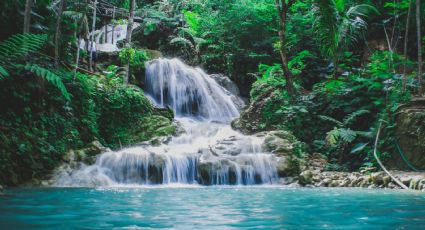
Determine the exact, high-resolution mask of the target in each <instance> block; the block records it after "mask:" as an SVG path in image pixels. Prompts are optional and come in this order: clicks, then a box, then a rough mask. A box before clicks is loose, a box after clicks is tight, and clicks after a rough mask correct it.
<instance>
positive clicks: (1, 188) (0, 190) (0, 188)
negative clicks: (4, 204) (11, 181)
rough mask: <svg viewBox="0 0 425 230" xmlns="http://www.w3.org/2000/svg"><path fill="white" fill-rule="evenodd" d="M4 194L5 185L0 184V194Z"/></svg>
mask: <svg viewBox="0 0 425 230" xmlns="http://www.w3.org/2000/svg"><path fill="white" fill-rule="evenodd" d="M1 195H3V186H1V185H0V196H1Z"/></svg>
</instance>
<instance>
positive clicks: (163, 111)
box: [154, 106, 174, 121]
mask: <svg viewBox="0 0 425 230" xmlns="http://www.w3.org/2000/svg"><path fill="white" fill-rule="evenodd" d="M154 114H156V115H160V116H163V117H166V118H168V119H169V120H170V121H171V120H173V119H174V111H173V110H172V109H171V108H170V107H169V106H167V107H166V108H155V109H154Z"/></svg>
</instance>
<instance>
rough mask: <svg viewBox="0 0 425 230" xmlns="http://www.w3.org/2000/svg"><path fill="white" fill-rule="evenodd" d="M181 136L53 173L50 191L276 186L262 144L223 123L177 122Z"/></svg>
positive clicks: (269, 158)
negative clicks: (173, 185) (137, 186)
mask: <svg viewBox="0 0 425 230" xmlns="http://www.w3.org/2000/svg"><path fill="white" fill-rule="evenodd" d="M179 122H180V123H181V124H182V126H183V127H184V128H185V133H183V134H181V135H180V136H178V137H173V138H172V139H171V140H170V141H169V142H168V143H166V144H162V145H159V146H150V145H141V146H136V147H130V148H126V149H123V150H120V151H109V152H106V153H103V154H101V155H100V156H99V157H98V158H97V160H96V162H95V164H93V165H90V166H87V165H83V164H82V165H81V166H80V167H78V168H77V169H74V170H64V169H62V170H59V172H58V174H57V175H56V186H90V187H91V186H114V185H120V184H140V185H151V184H171V183H179V184H202V185H254V184H273V183H275V182H277V180H278V175H277V169H276V168H277V162H278V160H277V157H276V156H275V155H273V154H271V153H267V152H263V151H262V147H261V144H262V143H263V141H264V140H263V139H264V138H261V137H257V136H244V135H242V134H240V133H238V132H236V131H233V130H232V129H231V128H230V126H229V125H227V124H219V123H213V122H201V121H197V120H192V119H179Z"/></svg>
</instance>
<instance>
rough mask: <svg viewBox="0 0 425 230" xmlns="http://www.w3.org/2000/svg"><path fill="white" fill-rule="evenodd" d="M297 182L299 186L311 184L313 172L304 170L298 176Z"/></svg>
mask: <svg viewBox="0 0 425 230" xmlns="http://www.w3.org/2000/svg"><path fill="white" fill-rule="evenodd" d="M298 182H299V183H300V184H301V185H308V184H312V182H313V172H312V171H310V170H306V171H304V172H302V173H301V174H300V176H299V177H298Z"/></svg>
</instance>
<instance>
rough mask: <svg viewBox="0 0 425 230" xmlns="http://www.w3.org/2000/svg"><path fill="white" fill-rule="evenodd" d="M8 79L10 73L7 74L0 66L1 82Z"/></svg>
mask: <svg viewBox="0 0 425 230" xmlns="http://www.w3.org/2000/svg"><path fill="white" fill-rule="evenodd" d="M6 77H9V72H7V70H6V69H5V68H3V66H0V80H3V79H4V78H6Z"/></svg>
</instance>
